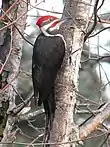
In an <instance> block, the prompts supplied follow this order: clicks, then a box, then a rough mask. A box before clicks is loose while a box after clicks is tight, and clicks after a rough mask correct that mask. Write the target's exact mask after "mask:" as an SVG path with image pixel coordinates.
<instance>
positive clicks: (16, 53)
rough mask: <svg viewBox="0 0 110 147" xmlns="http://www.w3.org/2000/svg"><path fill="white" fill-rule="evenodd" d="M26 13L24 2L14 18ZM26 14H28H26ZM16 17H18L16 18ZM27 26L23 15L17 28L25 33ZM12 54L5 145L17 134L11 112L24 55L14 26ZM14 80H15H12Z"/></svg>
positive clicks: (2, 145) (18, 7)
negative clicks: (17, 77)
mask: <svg viewBox="0 0 110 147" xmlns="http://www.w3.org/2000/svg"><path fill="white" fill-rule="evenodd" d="M24 12H27V4H26V3H24V2H23V1H20V3H19V5H16V10H15V11H13V14H14V15H13V14H11V15H12V17H13V16H14V19H16V18H17V17H19V16H21V14H23V13H24ZM25 14H26V13H25ZM15 16H16V17H15ZM25 24H26V15H23V16H22V17H21V18H20V19H19V20H18V21H17V22H16V26H17V28H18V29H19V30H20V31H21V32H24V27H25ZM12 34H13V35H12V36H11V37H12V38H11V39H12V52H11V54H10V57H9V60H8V62H7V64H6V68H7V69H8V70H9V71H10V75H9V77H8V82H9V83H10V81H12V83H11V85H12V86H11V85H10V86H9V87H8V88H7V89H6V93H7V97H8V100H9V108H8V111H7V113H8V117H7V122H6V126H5V129H4V132H3V138H2V141H1V142H3V143H7V142H9V141H10V140H12V139H13V137H14V135H15V134H12V132H11V131H12V129H13V127H14V123H15V116H12V115H11V113H10V111H11V110H13V108H15V96H16V93H15V91H14V90H13V87H14V88H15V89H16V88H17V79H16V78H15V79H14V77H16V75H17V74H18V73H19V66H20V60H21V55H22V42H23V39H22V37H21V35H20V34H19V32H18V31H17V29H16V28H15V27H14V26H13V30H12ZM12 79H14V80H12ZM0 146H1V147H5V146H7V145H6V144H1V145H0Z"/></svg>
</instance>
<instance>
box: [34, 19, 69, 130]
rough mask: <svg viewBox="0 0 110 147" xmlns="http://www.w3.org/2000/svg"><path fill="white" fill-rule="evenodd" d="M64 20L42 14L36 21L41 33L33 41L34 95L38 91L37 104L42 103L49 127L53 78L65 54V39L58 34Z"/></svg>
mask: <svg viewBox="0 0 110 147" xmlns="http://www.w3.org/2000/svg"><path fill="white" fill-rule="evenodd" d="M66 20H67V19H58V18H57V17H55V16H42V17H40V18H39V19H38V20H37V22H36V25H37V26H38V27H39V29H40V32H41V33H40V34H39V36H38V37H37V39H36V41H35V44H34V48H33V56H32V80H33V87H34V97H37V95H38V93H39V99H38V106H41V104H43V106H44V109H45V114H46V118H47V124H49V125H50V128H51V127H52V122H53V119H54V115H55V107H56V105H55V96H54V84H55V79H56V76H57V73H58V70H59V69H60V67H61V64H62V61H63V57H64V55H65V41H64V39H63V36H62V35H61V34H58V30H59V27H60V25H61V24H62V23H64V22H65V21H66Z"/></svg>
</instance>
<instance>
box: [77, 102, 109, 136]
mask: <svg viewBox="0 0 110 147" xmlns="http://www.w3.org/2000/svg"><path fill="white" fill-rule="evenodd" d="M109 115H110V102H108V103H106V104H105V105H104V106H102V107H101V108H100V113H99V114H98V115H96V116H95V117H94V118H93V119H92V120H91V121H90V122H89V124H87V125H85V126H84V127H82V128H81V129H80V139H84V138H85V137H87V136H88V135H89V134H90V133H92V132H93V131H95V130H96V129H97V127H99V125H101V124H102V123H103V121H104V120H105V119H107V118H108V117H109Z"/></svg>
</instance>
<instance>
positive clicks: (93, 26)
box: [84, 0, 99, 42]
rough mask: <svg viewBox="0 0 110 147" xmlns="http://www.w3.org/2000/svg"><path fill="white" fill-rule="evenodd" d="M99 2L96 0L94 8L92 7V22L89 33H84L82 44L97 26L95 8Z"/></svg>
mask: <svg viewBox="0 0 110 147" xmlns="http://www.w3.org/2000/svg"><path fill="white" fill-rule="evenodd" d="M98 3H99V0H96V3H95V6H94V22H93V25H92V27H91V29H90V31H89V32H87V33H86V35H85V37H84V42H85V41H86V40H87V38H88V36H89V35H90V34H91V33H92V32H93V31H94V29H95V27H96V25H97V6H98Z"/></svg>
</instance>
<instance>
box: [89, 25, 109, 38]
mask: <svg viewBox="0 0 110 147" xmlns="http://www.w3.org/2000/svg"><path fill="white" fill-rule="evenodd" d="M107 29H110V27H106V28H103V29H102V30H100V31H99V32H97V33H95V34H93V35H90V36H89V38H91V37H94V36H96V35H98V34H99V33H101V32H102V31H105V30H107Z"/></svg>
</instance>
